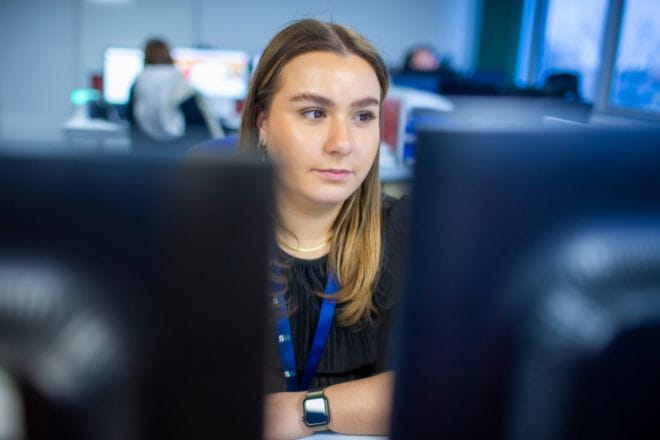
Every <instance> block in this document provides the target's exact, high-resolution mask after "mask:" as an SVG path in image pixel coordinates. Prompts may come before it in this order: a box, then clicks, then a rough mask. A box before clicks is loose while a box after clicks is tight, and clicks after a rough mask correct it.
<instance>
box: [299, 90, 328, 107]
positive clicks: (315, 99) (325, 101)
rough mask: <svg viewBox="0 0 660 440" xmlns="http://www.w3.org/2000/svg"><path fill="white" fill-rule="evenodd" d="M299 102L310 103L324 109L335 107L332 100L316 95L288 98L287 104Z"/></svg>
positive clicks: (305, 94) (307, 94)
mask: <svg viewBox="0 0 660 440" xmlns="http://www.w3.org/2000/svg"><path fill="white" fill-rule="evenodd" d="M299 101H310V102H313V103H315V104H318V105H322V106H324V107H334V105H335V102H334V101H333V100H332V99H330V98H326V97H325V96H321V95H317V94H316V93H299V94H297V95H294V96H292V97H291V98H289V102H299Z"/></svg>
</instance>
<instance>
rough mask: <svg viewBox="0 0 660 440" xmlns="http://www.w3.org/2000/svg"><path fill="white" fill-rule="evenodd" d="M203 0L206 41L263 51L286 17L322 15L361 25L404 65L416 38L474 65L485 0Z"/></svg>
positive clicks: (359, 27)
mask: <svg viewBox="0 0 660 440" xmlns="http://www.w3.org/2000/svg"><path fill="white" fill-rule="evenodd" d="M200 1H201V6H200V10H201V21H200V28H201V32H200V38H201V41H202V42H203V43H208V44H212V45H216V46H222V47H229V48H235V49H240V50H246V51H248V52H251V53H253V52H257V51H259V50H261V49H263V47H264V45H265V44H266V43H267V42H268V40H269V39H270V38H271V37H272V36H273V35H274V34H275V33H276V32H277V31H278V30H279V29H280V28H281V27H282V26H284V25H285V24H286V23H288V22H290V21H292V20H295V19H299V18H308V17H312V18H320V19H322V20H332V21H336V22H338V23H342V24H346V25H348V26H351V27H353V28H355V29H357V30H358V31H359V32H360V33H362V34H363V35H365V36H366V37H367V38H368V39H369V40H370V41H372V42H373V43H374V44H375V45H376V47H377V48H378V49H379V50H380V52H381V53H382V54H383V57H384V58H385V61H386V62H387V63H388V64H389V65H391V66H394V65H399V64H400V63H401V62H402V61H403V58H404V55H405V53H406V50H407V49H408V48H409V47H410V46H411V45H413V44H416V43H431V44H434V45H435V46H436V47H437V48H438V49H439V50H440V51H441V52H443V53H447V54H449V55H451V57H452V59H453V60H454V62H455V64H456V65H458V66H459V67H462V68H469V67H470V66H471V63H472V58H473V50H474V42H475V40H474V37H473V35H474V31H475V21H476V20H475V16H476V15H477V14H478V11H479V5H480V4H481V1H482V0H442V1H439V0H408V1H401V0H362V1H350V0H327V1H324V2H309V1H306V0H288V1H286V2H277V3H273V2H272V1H267V0H266V1H265V0H241V1H237V2H220V1H217V0H200Z"/></svg>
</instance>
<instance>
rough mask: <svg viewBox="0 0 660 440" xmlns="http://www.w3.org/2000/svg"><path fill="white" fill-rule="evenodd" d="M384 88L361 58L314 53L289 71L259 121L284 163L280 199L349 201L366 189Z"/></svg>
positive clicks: (272, 152)
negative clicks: (366, 179)
mask: <svg viewBox="0 0 660 440" xmlns="http://www.w3.org/2000/svg"><path fill="white" fill-rule="evenodd" d="M379 106H380V85H379V82H378V78H377V77H376V74H375V72H374V70H373V69H372V67H371V66H370V65H369V64H368V63H367V62H366V61H365V60H363V59H362V58H360V57H358V56H356V55H347V56H343V55H338V54H335V53H332V52H309V53H306V54H303V55H299V56H297V57H295V58H293V59H292V60H291V61H290V62H289V63H288V64H287V65H286V66H285V67H284V68H283V69H282V72H281V78H280V84H279V90H278V91H277V92H276V93H275V95H274V96H273V98H272V102H271V104H270V108H269V110H268V113H267V114H264V115H261V117H260V118H259V121H258V125H259V136H260V140H261V142H262V143H263V144H264V145H266V148H267V151H268V156H269V157H270V158H271V159H273V160H274V161H275V162H276V163H277V164H278V183H279V188H278V189H279V193H280V195H283V196H284V197H287V198H289V200H290V201H291V202H294V203H295V202H296V201H300V202H303V203H309V202H312V203H315V204H335V205H336V204H340V203H343V202H344V201H345V200H346V199H347V198H348V197H349V196H350V195H351V194H352V193H353V192H354V191H355V190H356V189H357V188H358V187H359V186H360V184H361V183H362V181H363V180H364V178H365V177H366V176H367V173H368V172H369V169H370V168H371V165H372V164H373V162H374V159H375V157H376V153H377V151H378V146H379V142H380V128H379V121H378V116H379V115H378V113H379V108H380V107H379Z"/></svg>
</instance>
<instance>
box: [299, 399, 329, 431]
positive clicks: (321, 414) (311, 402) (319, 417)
mask: <svg viewBox="0 0 660 440" xmlns="http://www.w3.org/2000/svg"><path fill="white" fill-rule="evenodd" d="M303 407H304V408H305V424H306V425H307V426H315V425H325V424H326V423H328V403H327V400H326V399H325V398H324V397H315V398H313V399H305V400H304V402H303Z"/></svg>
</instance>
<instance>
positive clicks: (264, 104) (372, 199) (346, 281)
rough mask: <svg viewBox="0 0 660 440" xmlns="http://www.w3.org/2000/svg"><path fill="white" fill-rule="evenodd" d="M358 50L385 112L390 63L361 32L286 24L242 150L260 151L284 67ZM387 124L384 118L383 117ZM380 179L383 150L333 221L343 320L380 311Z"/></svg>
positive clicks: (246, 122) (244, 125) (246, 120)
mask: <svg viewBox="0 0 660 440" xmlns="http://www.w3.org/2000/svg"><path fill="white" fill-rule="evenodd" d="M317 51H320V52H332V53H336V54H338V55H342V56H348V55H356V56H358V57H360V58H362V59H363V60H365V61H366V62H367V63H368V64H369V65H370V66H371V67H372V69H373V71H374V73H375V74H376V77H377V79H378V82H379V85H380V106H381V107H380V113H381V114H382V108H383V107H382V104H383V101H384V99H385V95H386V94H387V90H388V87H389V73H388V71H387V67H386V65H385V63H384V61H383V59H382V58H381V56H380V55H379V54H378V52H377V51H376V49H375V48H374V47H373V46H372V45H371V44H370V43H369V42H368V41H367V40H366V39H365V38H364V37H362V36H361V35H360V34H358V33H357V32H355V31H353V30H351V29H348V28H346V27H344V26H342V25H339V24H335V23H327V22H321V21H318V20H313V19H305V20H300V21H296V22H294V23H293V24H291V25H289V26H287V27H286V28H284V29H282V30H281V31H280V32H279V33H278V34H277V35H275V37H274V38H273V39H272V40H271V41H270V43H269V44H268V46H267V47H266V49H265V50H264V51H263V54H262V56H261V59H260V60H259V64H258V65H257V68H256V70H255V72H254V76H253V77H252V81H251V83H250V88H249V90H248V94H247V98H246V100H245V105H244V107H243V115H242V121H241V129H240V133H239V134H240V140H239V151H240V152H241V154H246V155H250V156H258V155H259V154H260V151H259V130H258V118H259V115H260V114H262V112H264V113H263V114H268V111H269V109H270V104H271V101H272V99H273V96H274V95H275V93H277V91H278V90H279V87H280V83H281V75H282V70H283V69H284V67H285V66H286V65H287V64H288V63H289V62H290V61H291V60H292V59H293V58H295V57H297V56H299V55H303V54H306V53H309V52H317ZM380 121H381V124H382V117H381V118H380ZM380 197H381V195H380V179H379V177H378V154H377V155H376V159H375V160H374V163H373V164H372V166H371V169H370V170H369V173H368V174H367V177H366V178H365V179H364V181H363V182H362V185H360V187H359V188H358V189H357V190H356V191H355V192H354V193H353V194H352V195H351V196H350V197H349V198H348V199H347V200H346V201H345V202H344V205H343V206H342V208H341V211H340V212H339V215H338V217H337V219H336V220H335V223H334V225H333V232H334V234H333V239H332V244H331V247H330V254H329V255H328V265H329V269H330V270H331V271H333V272H334V273H335V274H336V275H337V277H338V278H339V283H340V284H341V291H340V292H339V293H338V294H337V298H338V301H339V302H340V303H343V304H344V307H342V309H341V311H340V312H339V315H338V318H339V322H340V323H341V324H343V325H351V324H355V323H357V322H358V321H360V320H362V319H363V318H368V317H369V315H370V313H371V312H373V311H375V306H374V303H373V292H374V290H375V288H376V283H377V280H378V276H379V271H380V263H381V218H380Z"/></svg>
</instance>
